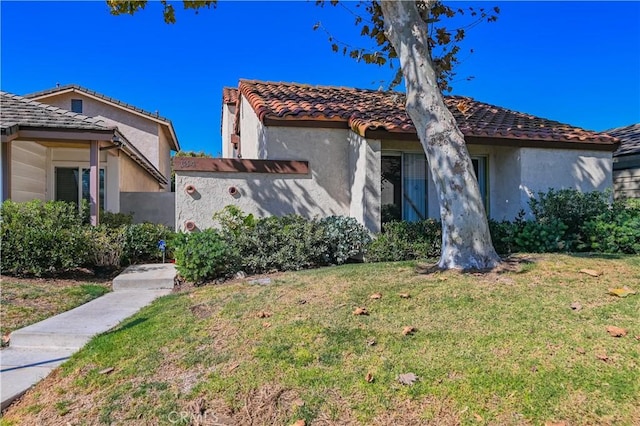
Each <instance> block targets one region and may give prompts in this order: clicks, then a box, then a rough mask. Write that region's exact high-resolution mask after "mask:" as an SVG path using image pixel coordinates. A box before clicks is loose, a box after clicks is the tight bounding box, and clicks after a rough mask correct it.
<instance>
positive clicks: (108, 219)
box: [100, 211, 133, 228]
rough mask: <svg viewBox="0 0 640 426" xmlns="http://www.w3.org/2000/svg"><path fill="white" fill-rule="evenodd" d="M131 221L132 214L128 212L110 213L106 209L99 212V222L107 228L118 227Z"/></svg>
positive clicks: (129, 223)
mask: <svg viewBox="0 0 640 426" xmlns="http://www.w3.org/2000/svg"><path fill="white" fill-rule="evenodd" d="M132 223H133V214H132V213H129V214H126V213H112V212H107V211H101V212H100V224H101V225H104V226H107V227H109V228H118V227H121V226H125V225H131V224H132Z"/></svg>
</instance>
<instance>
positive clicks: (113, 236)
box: [87, 225, 126, 273]
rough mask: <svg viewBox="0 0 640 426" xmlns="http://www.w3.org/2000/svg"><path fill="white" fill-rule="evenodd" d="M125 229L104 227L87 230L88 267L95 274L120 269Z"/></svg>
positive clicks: (122, 227)
mask: <svg viewBox="0 0 640 426" xmlns="http://www.w3.org/2000/svg"><path fill="white" fill-rule="evenodd" d="M125 232H126V227H124V226H121V227H118V228H110V227H109V226H106V225H100V226H96V227H89V228H87V234H88V241H89V251H90V254H89V259H88V266H89V267H90V268H91V269H93V270H94V271H95V272H97V273H104V272H112V271H113V270H116V269H118V268H119V267H120V264H121V261H122V257H123V252H124V240H125Z"/></svg>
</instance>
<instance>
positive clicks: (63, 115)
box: [0, 92, 112, 134]
mask: <svg viewBox="0 0 640 426" xmlns="http://www.w3.org/2000/svg"><path fill="white" fill-rule="evenodd" d="M101 123H102V122H101V121H100V120H97V119H95V118H91V117H87V116H85V115H82V114H76V113H74V112H71V111H67V110H64V109H61V108H58V107H54V106H51V105H46V104H43V103H40V102H36V101H34V100H31V99H27V98H24V97H22V96H18V95H14V94H11V93H7V92H0V128H2V133H3V134H7V132H10V129H11V128H13V127H14V126H16V125H17V126H19V127H20V128H25V127H28V128H51V129H61V128H63V129H69V130H99V131H100V130H102V131H108V130H112V128H110V127H107V126H105V125H103V124H101Z"/></svg>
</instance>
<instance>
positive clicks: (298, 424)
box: [291, 419, 307, 426]
mask: <svg viewBox="0 0 640 426" xmlns="http://www.w3.org/2000/svg"><path fill="white" fill-rule="evenodd" d="M306 425H307V422H305V421H304V419H300V420H296V421H295V423H291V426H306Z"/></svg>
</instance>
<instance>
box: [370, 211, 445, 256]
mask: <svg viewBox="0 0 640 426" xmlns="http://www.w3.org/2000/svg"><path fill="white" fill-rule="evenodd" d="M441 247H442V226H441V224H440V222H439V221H436V220H433V219H427V220H422V221H419V222H388V223H385V224H383V225H382V233H380V235H378V236H377V238H375V239H374V240H373V241H372V242H371V244H369V246H368V248H367V261H370V262H392V261H400V260H413V259H420V258H428V257H437V256H439V255H440V249H441Z"/></svg>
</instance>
